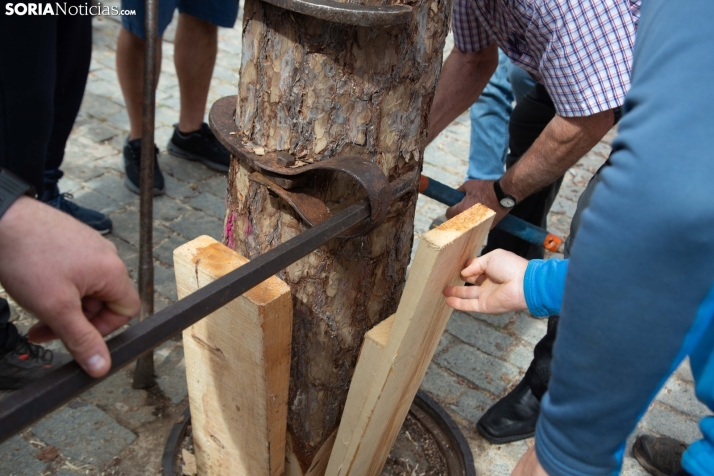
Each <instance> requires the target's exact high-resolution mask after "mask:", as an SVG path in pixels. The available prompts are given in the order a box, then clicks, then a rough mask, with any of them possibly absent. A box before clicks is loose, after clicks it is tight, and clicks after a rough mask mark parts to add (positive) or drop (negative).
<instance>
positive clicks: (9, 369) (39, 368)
mask: <svg viewBox="0 0 714 476" xmlns="http://www.w3.org/2000/svg"><path fill="white" fill-rule="evenodd" d="M16 339H17V340H16V343H15V347H14V348H13V349H12V350H11V351H9V352H7V353H6V354H4V355H2V356H0V390H17V389H19V388H22V387H24V386H25V385H27V384H28V383H30V382H33V381H35V380H37V379H39V378H41V377H43V376H44V375H45V374H47V373H48V372H49V371H51V370H53V369H54V368H56V367H59V366H60V365H62V364H64V363H66V362H69V360H70V359H71V357H70V356H69V355H67V354H60V355H57V356H55V355H54V354H53V352H52V351H51V350H49V349H45V348H44V347H42V346H41V345H36V344H31V343H29V342H28V341H27V336H21V335H18V336H17V338H16Z"/></svg>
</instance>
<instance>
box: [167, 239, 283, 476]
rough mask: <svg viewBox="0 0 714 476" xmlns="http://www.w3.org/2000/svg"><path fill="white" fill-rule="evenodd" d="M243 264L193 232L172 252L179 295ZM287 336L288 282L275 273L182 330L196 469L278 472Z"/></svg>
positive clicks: (217, 473) (249, 475)
mask: <svg viewBox="0 0 714 476" xmlns="http://www.w3.org/2000/svg"><path fill="white" fill-rule="evenodd" d="M247 262H248V260H247V259H246V258H244V257H243V256H241V255H240V254H238V253H236V252H235V251H233V250H231V249H230V248H228V247H226V246H224V245H222V244H221V243H219V242H217V241H216V240H214V239H213V238H210V237H208V236H201V237H199V238H196V239H195V240H193V241H191V242H189V243H187V244H185V245H183V246H181V247H179V248H177V249H176V250H175V251H174V269H175V272H176V287H177V290H178V297H179V298H183V297H185V296H186V295H188V294H190V293H192V292H194V291H195V290H197V289H198V288H200V287H201V286H205V285H206V284H208V283H210V282H212V281H214V280H215V279H217V278H219V277H221V276H223V275H225V274H226V273H228V272H230V271H232V270H234V269H236V268H237V267H239V266H241V265H243V264H245V263H247ZM291 335H292V298H291V296H290V288H289V287H288V286H287V285H286V284H285V283H284V282H283V281H281V280H280V279H278V278H276V277H271V278H269V279H267V280H266V281H264V282H263V283H261V284H260V285H258V286H256V287H255V288H253V289H251V290H250V291H248V292H247V293H245V294H243V295H242V296H240V297H239V298H237V299H235V300H234V301H232V302H230V303H229V304H227V305H226V306H224V307H222V308H221V309H219V310H218V311H216V312H214V313H213V314H211V315H209V316H207V317H206V318H204V319H202V320H201V321H199V322H198V323H196V324H195V325H193V326H191V327H189V328H188V329H186V330H185V331H184V333H183V343H184V354H185V360H186V375H187V380H188V392H189V402H190V405H191V423H192V425H193V441H194V446H195V448H196V462H197V465H198V472H199V474H202V475H210V476H222V475H226V476H227V475H231V476H236V475H245V476H256V475H258V476H263V475H266V476H268V475H269V476H280V475H282V474H283V473H284V467H285V445H286V441H285V435H286V426H287V399H288V385H289V379H290V341H291Z"/></svg>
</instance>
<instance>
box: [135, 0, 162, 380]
mask: <svg viewBox="0 0 714 476" xmlns="http://www.w3.org/2000/svg"><path fill="white" fill-rule="evenodd" d="M158 8H159V1H158V0H146V8H145V10H146V15H145V19H144V37H145V46H144V104H143V111H142V124H141V168H140V172H139V174H140V175H139V177H140V178H139V192H140V202H141V203H140V207H139V296H140V298H141V314H140V315H139V320H140V321H143V320H144V319H146V318H147V317H149V316H150V315H152V314H153V313H154V259H153V251H154V246H153V245H154V237H153V226H154V115H155V113H156V74H157V72H158V68H157V64H156V63H157V61H158V47H159V42H158V31H157V30H158ZM154 384H155V380H154V354H153V352H148V353H147V354H146V355H144V356H142V357H141V358H140V359H139V360H138V361H137V362H136V369H135V370H134V381H133V383H132V386H133V387H134V388H149V387H151V386H153V385H154Z"/></svg>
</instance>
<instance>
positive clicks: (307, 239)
mask: <svg viewBox="0 0 714 476" xmlns="http://www.w3.org/2000/svg"><path fill="white" fill-rule="evenodd" d="M391 189H392V198H393V199H395V198H398V197H400V196H402V195H404V194H406V193H409V192H410V191H416V177H415V176H413V175H412V174H407V175H406V176H402V177H401V178H399V179H398V180H396V181H395V182H393V183H392V185H391ZM369 216H370V209H369V202H368V201H367V200H366V199H364V200H361V201H359V202H357V203H355V204H354V205H351V206H349V207H347V208H346V209H344V210H342V211H341V212H339V213H337V214H335V215H334V216H332V217H331V218H328V219H327V220H325V221H324V222H322V223H320V224H319V225H317V226H315V227H313V228H310V229H308V230H306V231H304V232H302V233H300V234H299V235H297V236H296V237H294V238H291V239H290V240H288V241H286V242H285V243H282V244H280V245H278V246H276V247H275V248H273V249H271V250H269V251H267V252H266V253H264V254H262V255H260V256H257V257H256V258H255V259H253V260H251V261H249V262H248V263H246V264H245V265H243V266H241V267H240V268H238V269H236V270H234V271H231V272H230V273H228V274H226V275H225V276H223V277H221V278H219V279H217V280H216V281H214V282H212V283H210V284H208V285H206V286H204V287H202V288H200V289H198V290H197V291H195V292H194V293H192V294H190V295H188V296H186V297H185V298H184V299H181V300H180V301H177V302H176V303H174V304H172V305H170V306H168V307H166V308H164V309H162V310H161V311H159V312H157V313H156V314H154V315H153V316H151V317H149V318H148V319H146V320H144V321H142V322H139V323H138V324H136V325H134V326H132V327H130V328H128V329H127V330H126V331H124V332H123V333H121V334H119V335H117V336H116V337H114V338H113V339H111V340H109V341H108V342H107V345H108V346H109V352H110V355H111V358H112V367H111V369H110V371H109V373H108V374H107V375H106V376H104V377H102V378H98V379H94V378H92V377H90V376H89V375H87V374H86V373H85V372H84V371H83V370H82V369H81V368H80V367H79V365H77V364H76V363H75V362H74V361H72V362H69V363H67V364H65V365H63V366H62V367H59V368H58V369H56V370H54V371H52V372H50V373H49V374H47V375H46V376H45V377H44V378H42V379H41V380H38V381H35V382H33V383H31V384H29V385H28V386H27V387H25V388H23V389H21V390H18V391H17V392H15V393H13V394H12V395H10V396H9V397H7V398H6V399H5V400H3V401H1V402H0V443H2V442H3V441H5V440H7V439H8V438H10V437H11V436H13V435H14V434H16V433H19V432H20V431H22V430H24V429H25V428H27V427H28V426H30V425H31V424H33V423H34V422H36V421H37V420H39V419H40V418H42V417H43V416H45V415H47V414H48V413H50V412H51V411H53V410H55V409H56V408H58V407H60V406H61V405H63V404H65V403H67V402H68V401H70V400H71V399H72V398H74V397H76V396H78V395H79V394H80V393H82V392H84V391H85V390H88V389H89V388H90V387H92V386H94V385H96V384H98V383H100V382H101V381H102V380H104V379H105V378H107V377H108V376H109V375H111V374H113V373H114V372H116V371H117V370H119V369H121V368H122V367H124V366H125V365H127V364H129V363H130V362H132V361H133V360H135V359H136V358H138V357H140V356H142V355H144V354H146V353H147V352H150V351H151V349H153V348H154V347H156V346H158V345H161V344H162V343H163V342H165V341H167V340H168V339H170V338H172V337H174V336H176V335H177V334H179V333H180V332H181V331H183V330H184V329H186V328H187V327H189V326H191V325H193V324H195V323H196V322H198V321H199V320H201V319H202V318H204V317H205V316H207V315H209V314H210V313H212V312H214V311H216V310H217V309H218V308H220V307H222V306H224V305H226V304H227V303H229V302H231V301H232V300H234V299H236V298H237V297H238V296H240V295H241V294H243V293H244V292H246V291H248V290H250V289H252V288H253V287H255V286H257V285H258V284H260V283H262V282H263V281H265V280H266V279H268V278H269V277H270V276H273V275H274V274H276V273H277V272H279V271H280V270H282V269H284V268H286V267H287V266H290V265H291V264H292V263H294V262H296V261H297V260H299V259H300V258H302V257H303V256H306V255H307V254H309V253H310V252H312V251H314V250H316V249H317V248H319V247H320V246H322V245H323V244H325V243H326V242H327V241H329V240H331V239H332V238H334V237H336V236H338V235H339V234H340V233H342V232H344V231H346V230H349V229H350V228H352V227H353V226H355V225H356V224H358V223H360V222H361V221H362V220H364V219H366V218H368V217H369Z"/></svg>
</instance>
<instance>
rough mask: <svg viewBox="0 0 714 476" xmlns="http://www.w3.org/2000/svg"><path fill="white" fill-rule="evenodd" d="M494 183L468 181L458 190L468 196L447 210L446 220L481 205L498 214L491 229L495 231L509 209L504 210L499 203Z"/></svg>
mask: <svg viewBox="0 0 714 476" xmlns="http://www.w3.org/2000/svg"><path fill="white" fill-rule="evenodd" d="M493 182H494V181H493V180H467V181H466V182H464V184H463V185H461V186H460V187H459V188H458V189H457V190H459V191H460V192H464V193H465V194H466V196H465V197H464V199H463V200H461V201H460V202H459V203H457V204H456V205H453V206H451V207H449V208H448V209H447V210H446V218H453V217H455V216H456V215H458V214H459V213H461V212H463V211H465V210H468V209H469V208H471V207H472V206H474V205H476V204H477V203H480V204H482V205H485V206H487V207H488V208H490V209H491V210H493V211H494V212H496V216H495V217H493V223H491V229H493V227H495V226H496V223H498V222H499V221H501V218H503V217H504V216H506V214H507V213H508V209H507V208H503V207H502V206H501V204H500V203H498V199H497V198H496V192H495V191H494V190H493Z"/></svg>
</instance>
